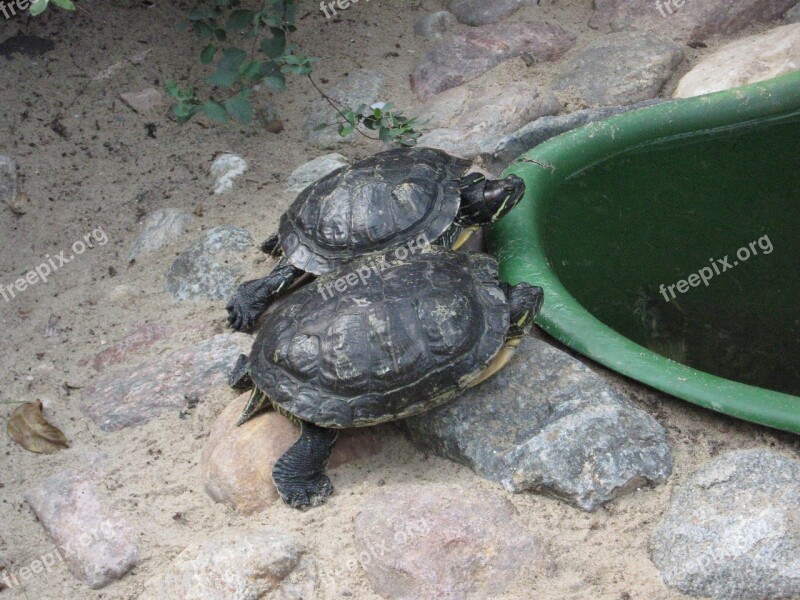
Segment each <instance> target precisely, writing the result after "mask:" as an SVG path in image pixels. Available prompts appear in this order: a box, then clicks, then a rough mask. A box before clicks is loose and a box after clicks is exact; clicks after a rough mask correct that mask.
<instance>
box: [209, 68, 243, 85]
mask: <svg viewBox="0 0 800 600" xmlns="http://www.w3.org/2000/svg"><path fill="white" fill-rule="evenodd" d="M238 79H239V71H238V70H235V71H226V70H223V69H222V68H220V69H218V70H217V72H216V73H214V74H213V75H212V76H211V77H209V78H208V79H206V82H207V83H208V84H209V85H214V86H217V87H223V88H229V87H231V86H232V85H233V84H234V83H236V81H237V80H238Z"/></svg>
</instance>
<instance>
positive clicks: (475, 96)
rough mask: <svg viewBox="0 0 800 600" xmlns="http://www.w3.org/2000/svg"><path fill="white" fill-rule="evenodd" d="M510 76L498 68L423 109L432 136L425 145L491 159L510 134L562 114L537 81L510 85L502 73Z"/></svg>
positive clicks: (423, 140)
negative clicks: (559, 113)
mask: <svg viewBox="0 0 800 600" xmlns="http://www.w3.org/2000/svg"><path fill="white" fill-rule="evenodd" d="M514 62H516V61H510V62H509V63H508V64H512V63H514ZM519 63H520V64H522V61H521V60H519ZM522 68H523V69H524V65H523V66H522ZM505 70H506V69H505V68H504V66H498V67H496V68H495V69H492V70H491V71H489V72H488V73H486V74H484V75H482V76H481V77H479V78H478V79H475V80H473V81H470V82H469V83H467V84H465V85H462V86H459V87H457V88H453V89H451V90H447V91H445V92H442V93H441V94H437V95H436V96H434V97H433V98H431V99H430V100H429V101H428V102H427V103H425V104H423V105H422V106H421V107H420V108H419V109H418V115H419V117H420V119H421V120H422V121H427V128H428V130H429V131H427V132H426V133H425V134H424V135H423V136H422V137H421V138H420V139H419V143H420V145H422V146H426V147H429V148H439V149H440V150H444V151H445V152H449V153H451V154H455V155H458V156H463V157H465V158H472V157H474V156H478V155H480V154H488V153H491V152H492V151H493V150H494V149H495V147H496V146H497V144H498V143H499V142H500V140H501V139H502V138H503V136H505V135H506V134H509V133H511V132H513V131H516V130H517V129H520V128H521V127H523V126H525V125H527V124H528V123H530V122H531V121H535V120H536V119H538V118H539V117H542V116H545V115H553V114H556V113H557V112H558V111H559V110H560V109H561V104H560V103H559V101H558V100H557V99H556V97H555V96H554V95H553V94H552V93H551V92H549V91H548V90H542V89H539V88H538V87H537V86H536V84H535V83H533V82H532V81H508V80H507V78H506V77H505V73H502V72H501V71H505Z"/></svg>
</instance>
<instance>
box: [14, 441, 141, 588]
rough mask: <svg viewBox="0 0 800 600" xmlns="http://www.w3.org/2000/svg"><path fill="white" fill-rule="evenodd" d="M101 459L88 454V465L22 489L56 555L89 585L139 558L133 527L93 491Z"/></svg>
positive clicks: (97, 585) (122, 570) (124, 570)
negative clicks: (89, 457) (26, 490)
mask: <svg viewBox="0 0 800 600" xmlns="http://www.w3.org/2000/svg"><path fill="white" fill-rule="evenodd" d="M100 460H101V459H100V458H99V457H97V456H95V457H92V458H91V459H90V460H89V463H90V464H89V465H88V466H86V467H83V468H82V469H80V470H77V469H76V470H67V471H61V472H59V473H56V474H55V475H52V476H50V477H48V478H46V479H44V480H42V481H40V482H39V483H37V484H36V485H35V486H34V487H33V488H32V489H30V490H29V491H28V492H26V493H25V501H26V502H27V503H28V504H29V505H30V507H31V508H32V509H33V511H34V513H36V517H37V518H38V519H39V521H40V522H41V524H42V525H43V526H44V528H45V531H47V534H48V536H49V537H50V539H51V540H52V542H53V544H54V545H55V546H56V549H57V552H58V556H59V557H60V558H63V560H64V561H65V562H66V564H67V567H68V568H69V571H70V573H72V574H73V575H74V576H75V577H76V578H77V579H80V580H81V581H83V582H85V583H86V585H88V586H89V587H91V588H92V589H99V588H101V587H104V586H106V585H108V584H109V583H111V582H112V581H115V580H116V579H119V578H120V577H122V576H123V575H125V574H126V573H127V572H128V571H130V570H131V569H132V568H133V566H134V565H135V564H136V563H137V562H138V560H139V548H138V546H137V544H136V539H135V534H134V531H133V529H132V527H131V526H130V525H129V524H128V522H127V521H126V520H125V519H124V518H123V517H122V516H121V515H119V514H118V513H116V512H114V511H112V510H110V509H109V508H108V507H107V506H105V505H104V504H103V502H102V501H101V499H100V498H99V497H98V495H97V492H96V486H97V483H98V481H99V479H100V478H101V477H102V472H101V469H100V465H99V463H100ZM50 558H52V559H55V556H52V557H51V556H50V555H48V556H45V557H42V558H41V560H42V562H45V564H46V561H47V560H48V559H50ZM32 567H33V566H32Z"/></svg>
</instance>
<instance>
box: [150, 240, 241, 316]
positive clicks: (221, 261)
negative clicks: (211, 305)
mask: <svg viewBox="0 0 800 600" xmlns="http://www.w3.org/2000/svg"><path fill="white" fill-rule="evenodd" d="M252 245H253V237H252V236H251V235H250V234H249V233H247V231H245V230H244V229H242V228H241V227H232V226H223V227H214V228H213V229H211V230H209V231H208V233H206V235H205V236H204V237H203V238H202V239H200V240H198V241H196V242H195V243H194V244H192V245H191V246H189V247H188V248H187V249H186V250H184V251H183V252H182V253H181V255H180V256H178V258H176V259H175V262H173V263H172V266H171V267H170V269H169V271H168V272H167V283H166V290H167V292H169V293H170V294H172V295H173V296H174V297H175V298H176V299H178V300H224V299H227V298H228V297H230V296H231V295H232V294H233V293H234V292H235V291H236V282H237V279H238V278H239V276H240V275H241V273H242V271H243V270H244V265H245V262H244V259H243V257H242V254H241V253H242V252H244V251H245V250H247V249H249V248H250V247H251V246H252Z"/></svg>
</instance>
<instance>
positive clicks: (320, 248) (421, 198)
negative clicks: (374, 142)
mask: <svg viewBox="0 0 800 600" xmlns="http://www.w3.org/2000/svg"><path fill="white" fill-rule="evenodd" d="M470 164H471V163H470V161H468V160H463V159H460V158H456V157H454V156H450V155H449V154H447V153H446V152H442V151H441V150H434V149H432V148H397V149H394V150H389V151H387V152H380V153H378V154H375V155H373V156H370V157H369V158H366V159H364V160H361V161H358V162H356V163H354V164H353V165H350V166H349V167H342V168H341V169H337V170H336V171H334V172H332V173H330V174H329V175H326V176H325V177H323V178H321V179H319V180H317V181H316V182H314V183H313V184H311V185H310V186H309V187H307V188H306V189H305V190H303V191H302V192H301V193H300V195H299V196H298V197H297V199H296V200H295V201H294V202H293V203H292V205H291V206H290V207H289V210H287V211H286V213H284V215H283V216H282V217H281V223H280V228H279V235H280V240H281V248H282V249H283V253H284V256H286V258H287V259H288V260H289V262H290V263H291V264H293V265H294V266H296V267H298V268H300V269H303V270H304V271H308V272H309V273H314V274H316V275H319V274H320V273H325V272H327V271H330V270H331V269H332V268H333V267H334V266H335V265H336V264H339V263H342V262H344V261H348V260H351V259H353V258H354V257H356V256H360V255H362V254H366V253H368V252H375V251H380V250H384V249H388V248H393V247H397V246H400V245H402V244H403V243H405V242H407V241H408V240H411V239H416V238H417V237H419V236H421V235H425V236H426V237H427V238H428V240H430V242H433V241H434V240H435V239H436V238H438V237H439V236H440V235H442V234H443V233H444V232H445V231H446V230H447V228H448V227H449V226H450V225H451V224H452V223H453V221H454V220H455V218H456V214H457V213H458V209H459V206H460V204H461V197H460V193H459V179H460V178H461V177H463V176H464V174H465V173H466V172H467V170H468V169H469V166H470Z"/></svg>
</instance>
